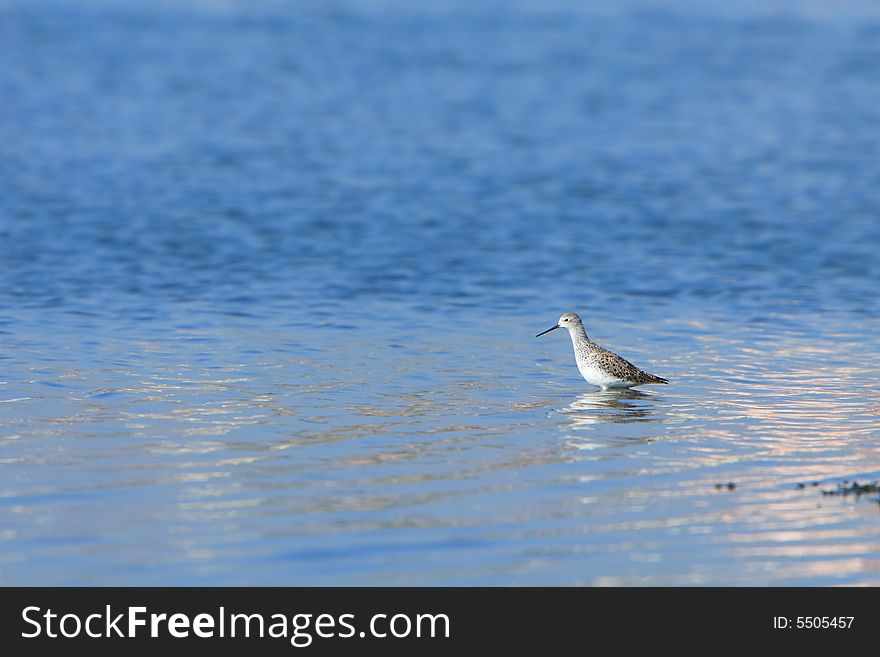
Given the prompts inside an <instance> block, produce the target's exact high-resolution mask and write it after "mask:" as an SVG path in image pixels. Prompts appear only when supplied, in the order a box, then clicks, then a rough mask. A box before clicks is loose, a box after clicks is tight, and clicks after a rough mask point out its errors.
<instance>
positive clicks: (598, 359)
mask: <svg viewBox="0 0 880 657" xmlns="http://www.w3.org/2000/svg"><path fill="white" fill-rule="evenodd" d="M592 356H593V358H594V359H595V363H596V365H598V366H599V367H600V368H601V369H603V370H605V371H606V372H608V374H610V375H611V376H615V377H617V378H618V379H620V380H622V381H632V382H633V383H669V381H667V380H666V379H663V378H661V377H659V376H654V375H653V374H648V373H647V372H645V371H644V370H640V369H639V368H638V367H636V366H635V365H633V364H632V363H630V362H629V361H628V360H627V359H626V358H622V357H621V356H618V355H617V354H615V353H613V352H611V351H608V350H607V349H603V348H602V347H599V346H596V347H595V348H594V349H593V354H592Z"/></svg>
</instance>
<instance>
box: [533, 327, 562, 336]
mask: <svg viewBox="0 0 880 657" xmlns="http://www.w3.org/2000/svg"><path fill="white" fill-rule="evenodd" d="M558 328H559V324H557V325H556V326H551V327H550V328H548V329H547V330H546V331H541V332H540V333H538V335H536V336H535V337H536V338H540V337H541V336H542V335H544V334H545V333H549V332H550V331H555V330H556V329H558Z"/></svg>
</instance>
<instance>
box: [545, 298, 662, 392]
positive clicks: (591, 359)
mask: <svg viewBox="0 0 880 657" xmlns="http://www.w3.org/2000/svg"><path fill="white" fill-rule="evenodd" d="M558 328H565V329H568V334H569V335H570V336H571V344H572V345H573V346H574V358H575V360H576V361H577V366H578V370H580V373H581V376H583V377H584V378H585V379H586V380H587V383H591V384H593V385H594V386H599V387H601V388H602V389H603V390H607V389H608V388H632V387H633V386H640V385H642V384H643V383H669V381H667V380H666V379H661V378H660V377H659V376H654V375H653V374H648V373H647V372H645V371H644V370H640V369H639V368H638V367H636V366H635V365H633V364H632V363H630V362H629V361H628V360H626V359H625V358H621V357H620V356H618V355H617V354H614V353H611V352H610V351H608V350H607V349H603V348H602V347H600V346H599V345H597V344H596V343H595V342H593V341H592V340H590V338H588V337H587V332H586V331H585V330H584V323H583V322H582V321H581V318H580V317H578V316H577V315H575V314H574V313H565V314H563V315H562V316H561V317H560V318H559V321H558V322H557V323H556V326H551V327H550V328H548V329H547V330H546V331H542V332H541V333H538V335H536V336H535V337H536V338H537V337H540V336H542V335H544V334H545V333H549V332H550V331H555V330H556V329H558Z"/></svg>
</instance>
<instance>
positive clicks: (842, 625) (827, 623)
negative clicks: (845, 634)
mask: <svg viewBox="0 0 880 657" xmlns="http://www.w3.org/2000/svg"><path fill="white" fill-rule="evenodd" d="M853 620H855V616H798V617H797V618H796V619H795V623H794V626H795V627H796V628H798V629H799V630H800V629H804V630H809V629H817V630H823V629H828V628H835V629H843V630H847V629H849V628H850V627H852V623H853Z"/></svg>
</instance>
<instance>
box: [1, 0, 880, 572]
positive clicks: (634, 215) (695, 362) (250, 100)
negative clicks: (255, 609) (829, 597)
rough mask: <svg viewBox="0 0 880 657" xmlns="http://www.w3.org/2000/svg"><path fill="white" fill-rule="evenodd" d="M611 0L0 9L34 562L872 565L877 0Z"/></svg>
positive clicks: (20, 481) (7, 538)
mask: <svg viewBox="0 0 880 657" xmlns="http://www.w3.org/2000/svg"><path fill="white" fill-rule="evenodd" d="M584 4H585V3H580V2H575V1H574V0H572V1H563V0H560V1H557V2H552V3H548V2H537V0H535V1H534V2H530V1H527V0H518V1H515V2H510V1H508V2H504V3H497V4H493V3H464V2H461V3H459V2H443V3H440V2H436V3H434V2H428V3H418V4H417V5H414V4H413V3H406V2H402V1H401V2H394V1H392V2H388V1H382V2H380V1H378V0H377V1H368V2H359V3H354V2H351V3H349V2H303V3H297V5H296V9H295V10H293V9H291V8H290V7H289V6H287V5H286V4H284V3H274V2H268V1H262V2H258V3H254V2H248V3H244V2H242V3H237V2H207V1H203V2H193V3H186V4H183V3H170V2H167V3H155V4H154V3H151V4H150V6H149V7H143V6H141V7H132V6H128V5H129V3H117V2H110V1H103V2H97V1H91V2H82V3H65V2H56V1H47V2H39V3H24V2H21V3H18V2H11V3H2V4H0V61H4V62H9V63H10V65H8V66H4V67H2V68H0V96H2V98H3V102H2V103H0V140H2V143H3V144H4V147H3V155H2V157H0V282H2V286H0V584H6V585H11V584H148V585H149V584H333V585H337V584H479V585H482V584H492V585H507V584H594V585H631V584H650V585H703V584H721V585H740V584H756V585H765V584H770V585H776V584H780V585H781V584H786V585H791V584H795V585H829V584H870V585H880V504H878V502H877V500H876V495H875V496H869V495H866V496H862V497H858V498H857V497H855V496H851V495H850V496H838V495H833V496H830V495H822V491H831V490H835V489H836V488H837V486H838V485H839V484H841V483H842V482H843V481H848V482H851V481H854V480H857V481H871V480H877V479H878V478H880V441H878V439H880V387H878V383H880V375H878V368H877V364H878V357H877V352H878V348H877V345H878V339H880V321H878V320H880V304H878V300H877V289H878V288H877V281H878V279H880V257H878V255H877V254H878V252H880V249H878V247H880V221H878V212H880V166H878V156H880V132H878V131H877V130H876V126H877V125H878V120H880V80H878V78H877V76H876V62H877V61H880V60H878V56H880V39H878V38H877V37H878V35H880V9H874V8H873V7H872V5H871V3H867V2H865V3H860V2H852V3H848V4H846V5H843V6H841V5H839V4H835V7H834V8H833V9H834V11H830V10H828V9H827V7H823V4H822V3H796V2H793V1H792V2H762V3H740V4H738V5H737V6H736V7H733V8H731V7H726V6H722V5H721V4H720V3H719V6H718V7H707V6H706V3H698V2H693V3H690V2H684V3H674V4H673V3H657V2H654V3H646V2H630V1H628V2H614V3H597V4H596V5H595V6H593V7H585V6H583V5H584ZM566 310H574V311H577V312H580V313H581V314H582V316H583V317H584V319H585V323H586V326H587V330H588V332H589V333H590V336H591V337H592V338H593V339H594V340H596V341H597V342H599V343H600V344H602V345H604V346H606V347H608V348H610V349H612V350H615V351H617V352H619V353H621V354H622V355H624V356H625V357H627V358H629V359H630V360H633V361H634V362H635V363H637V364H638V365H640V366H642V367H644V368H645V369H647V370H648V371H651V372H654V373H656V374H659V375H661V376H664V377H667V378H669V379H670V381H671V384H670V385H669V386H646V387H643V388H639V389H638V390H636V391H631V392H617V393H609V392H601V391H595V390H593V389H592V388H591V387H590V386H588V385H587V384H586V383H585V382H583V381H582V380H581V379H580V378H579V375H578V373H577V370H576V368H575V366H574V362H573V357H572V354H571V347H570V343H569V341H568V338H567V337H566V336H565V335H564V334H563V335H560V333H561V332H554V333H551V334H549V335H546V336H543V337H541V338H539V339H536V338H535V337H534V335H535V334H536V333H538V332H539V331H542V330H544V329H546V328H548V327H549V326H551V325H552V324H553V322H555V320H556V318H557V317H558V315H559V314H560V313H561V312H563V311H566ZM814 482H815V483H817V484H818V485H816V486H814V485H813V483H814ZM728 483H731V484H733V486H732V487H728V486H727V484H728ZM801 485H803V487H801Z"/></svg>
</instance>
